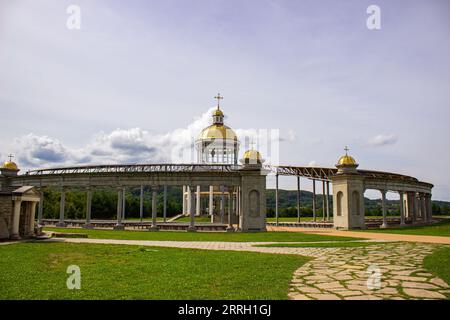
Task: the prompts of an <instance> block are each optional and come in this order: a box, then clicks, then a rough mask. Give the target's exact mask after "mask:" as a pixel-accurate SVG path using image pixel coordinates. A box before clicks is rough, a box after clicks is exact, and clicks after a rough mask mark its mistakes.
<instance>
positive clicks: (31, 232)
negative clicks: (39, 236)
mask: <svg viewBox="0 0 450 320" xmlns="http://www.w3.org/2000/svg"><path fill="white" fill-rule="evenodd" d="M36 205H37V201H33V202H31V203H30V224H29V227H28V229H29V230H28V235H30V236H34V235H35V233H34V218H35V215H36Z"/></svg>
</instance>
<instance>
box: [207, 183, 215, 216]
mask: <svg viewBox="0 0 450 320" xmlns="http://www.w3.org/2000/svg"><path fill="white" fill-rule="evenodd" d="M213 211H214V186H209V203H208V213H209V215H210V216H211V217H212V216H213V214H214V212H213ZM211 222H212V220H211Z"/></svg>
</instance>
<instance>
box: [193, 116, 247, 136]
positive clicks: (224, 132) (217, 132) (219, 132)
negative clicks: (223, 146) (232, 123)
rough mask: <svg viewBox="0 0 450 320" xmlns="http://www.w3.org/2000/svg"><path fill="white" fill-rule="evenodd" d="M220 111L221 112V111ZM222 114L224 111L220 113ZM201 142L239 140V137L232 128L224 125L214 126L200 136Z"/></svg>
mask: <svg viewBox="0 0 450 320" xmlns="http://www.w3.org/2000/svg"><path fill="white" fill-rule="evenodd" d="M219 111H220V110H219ZM220 112H222V111H220ZM199 139H200V140H208V139H225V140H237V139H238V138H237V135H236V133H235V132H234V131H233V129H231V128H230V127H228V126H226V125H224V124H212V125H210V126H209V127H206V128H205V129H203V130H202V132H201V133H200V136H199Z"/></svg>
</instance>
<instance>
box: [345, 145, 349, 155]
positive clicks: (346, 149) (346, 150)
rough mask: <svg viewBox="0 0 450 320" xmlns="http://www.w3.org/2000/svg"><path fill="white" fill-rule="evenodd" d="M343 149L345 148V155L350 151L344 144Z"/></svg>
mask: <svg viewBox="0 0 450 320" xmlns="http://www.w3.org/2000/svg"><path fill="white" fill-rule="evenodd" d="M344 150H345V155H348V151H350V149H349V148H348V147H347V146H345V148H344Z"/></svg>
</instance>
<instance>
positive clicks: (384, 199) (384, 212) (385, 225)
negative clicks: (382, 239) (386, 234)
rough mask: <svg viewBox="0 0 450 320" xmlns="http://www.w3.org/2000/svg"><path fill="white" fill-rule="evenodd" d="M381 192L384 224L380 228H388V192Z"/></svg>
mask: <svg viewBox="0 0 450 320" xmlns="http://www.w3.org/2000/svg"><path fill="white" fill-rule="evenodd" d="M380 192H381V207H382V210H383V223H382V225H381V226H380V228H387V220H386V190H380Z"/></svg>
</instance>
